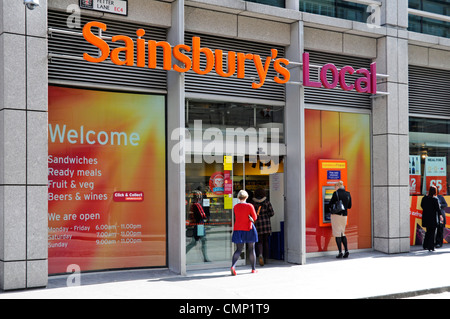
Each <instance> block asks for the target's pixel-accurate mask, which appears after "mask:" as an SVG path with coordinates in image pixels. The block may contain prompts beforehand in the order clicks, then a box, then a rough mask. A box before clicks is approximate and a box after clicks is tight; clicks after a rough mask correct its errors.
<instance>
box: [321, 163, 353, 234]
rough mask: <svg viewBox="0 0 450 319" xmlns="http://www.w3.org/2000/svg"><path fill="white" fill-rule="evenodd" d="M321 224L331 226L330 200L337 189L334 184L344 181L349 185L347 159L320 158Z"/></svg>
mask: <svg viewBox="0 0 450 319" xmlns="http://www.w3.org/2000/svg"><path fill="white" fill-rule="evenodd" d="M318 177H319V225H320V226H321V227H330V226H331V213H330V206H329V204H330V200H331V197H332V196H333V193H334V191H335V189H334V185H335V184H336V183H337V182H338V181H343V182H344V185H345V186H346V187H347V161H346V160H326V159H320V160H319V176H318Z"/></svg>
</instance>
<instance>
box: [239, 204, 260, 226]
mask: <svg viewBox="0 0 450 319" xmlns="http://www.w3.org/2000/svg"><path fill="white" fill-rule="evenodd" d="M249 215H250V216H252V218H253V220H255V221H256V218H257V216H256V211H255V208H254V207H253V205H252V204H248V203H239V204H236V205H235V206H234V217H235V220H234V228H233V230H244V231H249V230H250V229H252V222H251V221H250V219H249V218H248V216H249Z"/></svg>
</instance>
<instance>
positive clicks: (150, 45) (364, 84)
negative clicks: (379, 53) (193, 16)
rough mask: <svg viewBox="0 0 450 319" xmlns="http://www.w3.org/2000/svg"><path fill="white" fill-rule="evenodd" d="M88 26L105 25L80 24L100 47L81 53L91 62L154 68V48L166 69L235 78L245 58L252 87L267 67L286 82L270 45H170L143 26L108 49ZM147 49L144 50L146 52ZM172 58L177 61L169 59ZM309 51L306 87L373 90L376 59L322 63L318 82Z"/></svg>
mask: <svg viewBox="0 0 450 319" xmlns="http://www.w3.org/2000/svg"><path fill="white" fill-rule="evenodd" d="M92 28H98V29H101V30H103V31H106V30H107V28H108V27H107V25H106V24H104V23H101V22H97V21H93V22H88V23H86V25H85V26H84V28H83V36H84V39H85V40H86V41H87V42H89V43H90V44H92V45H93V46H95V47H97V48H98V49H99V51H100V55H99V56H98V57H93V56H91V55H89V54H88V53H84V54H83V58H84V60H86V61H88V62H92V63H100V62H103V61H105V60H106V59H108V58H109V59H110V60H111V62H112V63H114V64H116V65H127V66H136V67H140V68H144V67H147V68H149V69H155V68H157V54H156V53H157V48H160V49H162V52H163V62H162V64H163V65H162V68H163V69H164V70H167V71H176V72H180V73H183V72H188V71H193V72H195V73H197V74H200V75H205V74H208V73H210V72H211V71H213V70H214V71H215V73H216V74H217V75H218V76H221V77H231V76H236V77H237V78H239V79H243V78H245V68H246V64H245V62H246V61H252V62H253V64H254V66H255V68H256V71H257V73H258V80H257V81H255V82H253V83H252V88H254V89H258V88H260V87H262V86H263V85H264V83H265V81H266V79H267V75H268V71H269V69H270V68H271V67H272V68H273V70H274V71H275V72H276V73H277V75H276V76H274V77H273V79H272V80H273V81H274V82H276V83H279V84H285V83H288V81H289V80H290V77H291V74H290V71H289V70H288V68H287V66H288V65H289V60H288V59H285V58H278V50H276V49H272V50H271V52H270V53H271V55H270V56H268V57H265V58H264V57H261V56H260V55H258V54H252V53H244V52H234V51H228V52H227V53H226V54H225V53H224V52H223V50H214V51H213V50H211V49H209V48H204V47H201V43H200V41H201V39H200V37H192V46H188V45H186V44H179V45H176V46H174V47H172V46H171V45H170V43H168V42H166V41H159V42H157V41H154V40H148V41H146V40H144V39H142V37H143V36H144V35H145V30H144V29H138V30H136V36H137V39H135V40H133V39H132V38H130V37H128V36H125V35H115V36H113V37H112V42H113V43H117V42H119V43H120V42H123V46H121V47H115V48H114V49H111V47H110V46H109V44H108V43H107V42H106V41H105V40H103V38H102V37H99V36H97V35H95V34H94V33H93V31H92ZM146 52H147V53H146ZM187 52H190V54H189V55H188V54H186V53H187ZM201 55H203V57H204V58H205V59H206V64H205V63H202V65H201V63H200V57H201ZM224 56H226V66H224V62H223V58H224ZM173 60H176V62H178V63H173ZM309 69H310V64H309V53H304V54H303V85H304V86H310V87H324V88H327V89H333V88H335V87H336V86H337V85H338V83H339V85H340V87H341V88H342V89H343V90H345V91H351V90H353V89H355V90H356V91H358V92H361V93H371V94H376V93H377V81H376V63H375V62H374V63H372V64H371V65H370V71H369V70H367V69H364V68H362V69H358V70H355V69H354V68H353V67H351V66H344V67H343V68H341V69H340V70H338V68H337V67H336V66H335V65H334V64H331V63H328V64H325V65H324V66H323V67H321V68H320V73H319V74H320V82H316V81H314V80H311V79H310V76H309V71H310V70H309ZM329 72H331V80H328V78H327V74H328V73H329ZM347 75H360V77H358V78H357V79H356V80H354V83H349V80H348V78H346V76H347Z"/></svg>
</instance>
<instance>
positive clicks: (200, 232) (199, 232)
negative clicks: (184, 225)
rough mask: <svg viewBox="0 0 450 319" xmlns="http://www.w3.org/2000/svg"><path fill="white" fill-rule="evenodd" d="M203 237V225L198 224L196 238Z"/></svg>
mask: <svg viewBox="0 0 450 319" xmlns="http://www.w3.org/2000/svg"><path fill="white" fill-rule="evenodd" d="M203 236H205V225H203V224H198V225H197V237H203Z"/></svg>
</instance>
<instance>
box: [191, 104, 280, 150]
mask: <svg viewBox="0 0 450 319" xmlns="http://www.w3.org/2000/svg"><path fill="white" fill-rule="evenodd" d="M199 121H200V122H199ZM283 121H284V107H283V106H269V105H258V104H243V103H229V102H223V103H218V102H206V101H192V100H188V101H186V128H188V130H189V132H190V133H191V134H193V132H194V129H197V128H198V129H202V133H203V132H204V131H205V130H207V129H211V128H217V129H218V130H220V131H221V132H222V133H223V136H225V134H226V129H227V128H239V129H243V130H248V129H249V128H250V129H254V130H255V131H256V133H259V132H261V130H264V129H266V130H267V141H271V140H272V139H274V140H278V142H280V143H282V142H284V127H283ZM250 131H252V130H249V132H250ZM275 135H277V136H275Z"/></svg>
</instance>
